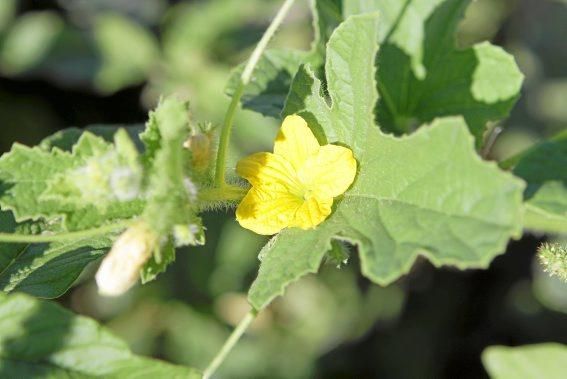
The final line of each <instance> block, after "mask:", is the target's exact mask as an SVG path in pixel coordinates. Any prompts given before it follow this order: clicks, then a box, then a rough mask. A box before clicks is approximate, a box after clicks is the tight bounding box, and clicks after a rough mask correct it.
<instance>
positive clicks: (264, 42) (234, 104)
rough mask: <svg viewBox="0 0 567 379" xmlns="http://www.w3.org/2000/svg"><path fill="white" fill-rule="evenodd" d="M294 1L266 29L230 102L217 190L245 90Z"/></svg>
mask: <svg viewBox="0 0 567 379" xmlns="http://www.w3.org/2000/svg"><path fill="white" fill-rule="evenodd" d="M294 1H295V0H286V1H285V2H284V3H283V5H282V7H281V8H280V10H279V11H278V13H277V14H276V16H275V17H274V19H273V20H272V23H271V24H270V26H268V29H266V32H265V33H264V35H263V36H262V39H260V42H258V45H257V46H256V48H255V49H254V51H253V52H252V55H251V56H250V59H249V60H248V63H247V64H246V66H245V67H244V71H242V74H241V75H240V81H239V83H238V86H237V87H236V90H235V91H234V95H233V96H232V100H231V101H230V105H229V106H228V109H227V111H226V115H225V118H224V122H223V126H222V129H221V134H220V140H219V148H218V151H217V160H216V164H215V187H216V188H221V187H223V186H225V185H226V179H225V169H226V155H227V152H228V146H229V143H230V133H231V131H232V124H233V122H234V115H235V114H236V109H237V108H238V104H239V103H240V98H241V97H242V94H243V93H244V88H245V87H246V85H247V84H248V83H249V82H250V79H251V78H252V73H253V72H254V69H255V68H256V65H257V64H258V61H259V60H260V58H261V57H262V54H263V53H264V50H266V47H267V46H268V43H269V42H270V39H272V37H273V36H274V34H275V33H276V30H277V29H278V27H279V26H280V24H281V23H282V21H283V20H284V18H285V16H286V14H287V12H288V11H289V9H290V8H291V6H292V5H293V3H294Z"/></svg>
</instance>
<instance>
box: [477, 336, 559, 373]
mask: <svg viewBox="0 0 567 379" xmlns="http://www.w3.org/2000/svg"><path fill="white" fill-rule="evenodd" d="M482 363H483V364H484V367H485V368H486V371H488V374H489V375H490V377H491V378H492V379H540V378H545V379H563V378H565V373H567V346H565V345H560V344H558V343H543V344H538V345H527V346H519V347H506V346H490V347H489V348H487V349H486V350H485V351H484V352H483V353H482Z"/></svg>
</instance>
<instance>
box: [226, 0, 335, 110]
mask: <svg viewBox="0 0 567 379" xmlns="http://www.w3.org/2000/svg"><path fill="white" fill-rule="evenodd" d="M311 10H312V13H313V29H314V32H315V39H314V40H313V42H312V45H311V50H310V51H298V50H280V49H271V50H267V51H266V52H265V54H263V56H262V57H261V58H260V60H259V62H258V64H257V66H256V68H255V69H254V74H253V77H252V80H251V82H250V83H249V84H248V85H247V86H246V88H245V89H244V94H243V96H242V100H241V103H242V106H243V107H244V108H247V109H251V110H253V111H255V112H258V113H261V114H263V115H265V116H271V117H274V118H278V119H279V118H280V115H281V112H282V109H283V107H284V104H285V99H286V96H287V94H288V92H289V87H290V84H291V81H292V79H293V77H294V75H295V73H296V72H297V70H298V68H299V66H300V65H301V64H302V63H307V62H309V63H310V64H311V65H312V66H313V67H320V66H321V65H322V64H323V62H324V61H325V46H326V44H327V41H328V40H329V38H330V36H331V33H332V32H333V30H334V29H335V28H336V27H337V26H338V25H339V24H340V22H341V21H342V15H341V2H340V1H339V0H312V1H311ZM244 66H245V63H243V64H241V65H240V66H238V67H237V68H236V69H235V70H234V71H233V72H232V74H231V76H230V78H229V81H228V84H227V86H226V89H225V91H226V93H227V94H228V95H229V96H233V95H234V93H235V91H236V89H237V87H238V84H239V82H240V75H241V74H242V72H243V71H244Z"/></svg>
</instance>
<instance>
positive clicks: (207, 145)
mask: <svg viewBox="0 0 567 379" xmlns="http://www.w3.org/2000/svg"><path fill="white" fill-rule="evenodd" d="M211 138H212V132H211V131H208V132H205V133H198V134H195V135H193V136H191V137H190V138H189V139H188V140H187V141H185V143H184V144H183V146H184V147H185V148H186V149H189V150H191V154H192V157H193V167H194V168H195V170H197V171H204V170H206V169H207V168H208V167H209V164H210V163H211V161H212V153H213V151H212V146H211V145H212V144H211Z"/></svg>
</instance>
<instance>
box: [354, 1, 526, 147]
mask: <svg viewBox="0 0 567 379" xmlns="http://www.w3.org/2000/svg"><path fill="white" fill-rule="evenodd" d="M469 2H470V0H426V1H412V0H408V1H406V2H405V3H402V2H401V1H396V0H388V1H373V2H370V4H368V5H370V6H369V8H371V9H372V10H377V11H379V13H380V14H381V15H382V18H381V26H380V36H381V37H382V38H383V39H381V51H380V54H379V55H378V59H377V65H378V71H377V73H376V76H377V82H378V88H379V92H380V96H381V98H380V101H379V102H378V105H377V117H378V123H379V125H380V127H381V128H382V129H383V130H387V131H392V132H397V133H400V132H407V131H408V130H410V128H411V127H412V126H415V125H412V124H416V123H417V124H419V123H422V122H429V121H431V120H433V119H434V118H436V117H440V116H449V115H462V116H463V117H464V118H465V120H466V122H467V124H468V126H469V128H470V130H471V132H472V133H473V134H474V135H475V137H476V138H477V143H478V144H480V143H481V140H482V136H483V133H484V130H485V127H486V123H487V122H488V121H495V120H499V119H502V118H504V117H506V116H507V115H508V113H509V111H510V109H511V108H512V106H513V105H514V104H515V102H516V100H517V98H518V94H519V91H520V87H521V84H522V80H523V76H522V74H521V72H520V71H519V69H518V67H517V65H516V63H515V62H514V58H513V57H512V56H511V55H509V54H507V53H506V52H505V51H504V50H502V49H501V48H499V47H496V46H493V45H491V44H490V43H487V42H484V43H480V44H477V45H474V46H472V47H470V48H466V49H463V50H458V49H456V48H455V41H454V34H455V29H456V27H457V25H458V23H459V21H460V19H461V17H462V14H463V12H464V10H465V9H466V7H467V6H468V4H469ZM365 3H368V2H365ZM366 10H367V11H368V10H369V9H368V8H367V9H366Z"/></svg>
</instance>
